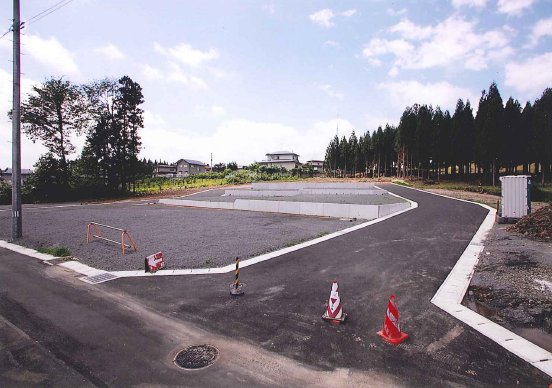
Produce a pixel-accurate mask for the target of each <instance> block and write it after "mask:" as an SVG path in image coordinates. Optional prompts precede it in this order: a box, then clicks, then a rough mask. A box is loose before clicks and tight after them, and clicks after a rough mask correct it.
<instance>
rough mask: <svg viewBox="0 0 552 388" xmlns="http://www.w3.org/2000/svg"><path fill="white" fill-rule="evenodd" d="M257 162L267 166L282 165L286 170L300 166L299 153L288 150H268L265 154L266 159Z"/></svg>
mask: <svg viewBox="0 0 552 388" xmlns="http://www.w3.org/2000/svg"><path fill="white" fill-rule="evenodd" d="M259 164H260V165H263V166H267V167H283V168H285V169H286V170H293V169H294V168H299V167H301V162H299V155H297V154H296V153H294V152H289V151H276V152H270V153H268V154H266V160H262V161H260V162H259Z"/></svg>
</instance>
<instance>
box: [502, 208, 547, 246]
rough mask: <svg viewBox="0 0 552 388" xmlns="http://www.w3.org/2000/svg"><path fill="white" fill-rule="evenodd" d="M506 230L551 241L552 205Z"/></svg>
mask: <svg viewBox="0 0 552 388" xmlns="http://www.w3.org/2000/svg"><path fill="white" fill-rule="evenodd" d="M508 230H509V231H513V232H518V233H522V234H524V235H525V236H527V237H532V238H538V239H545V240H552V205H548V206H545V207H543V208H540V209H539V210H537V211H535V212H533V213H531V214H529V215H528V216H525V217H523V218H522V219H520V220H519V221H518V222H517V223H515V224H514V225H512V226H510V227H509V228H508Z"/></svg>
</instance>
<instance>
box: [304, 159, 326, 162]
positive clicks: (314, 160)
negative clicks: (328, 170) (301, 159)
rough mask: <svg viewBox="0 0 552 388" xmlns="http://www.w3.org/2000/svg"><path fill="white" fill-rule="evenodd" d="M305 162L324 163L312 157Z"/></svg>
mask: <svg viewBox="0 0 552 388" xmlns="http://www.w3.org/2000/svg"><path fill="white" fill-rule="evenodd" d="M307 163H324V161H323V160H316V159H313V160H307Z"/></svg>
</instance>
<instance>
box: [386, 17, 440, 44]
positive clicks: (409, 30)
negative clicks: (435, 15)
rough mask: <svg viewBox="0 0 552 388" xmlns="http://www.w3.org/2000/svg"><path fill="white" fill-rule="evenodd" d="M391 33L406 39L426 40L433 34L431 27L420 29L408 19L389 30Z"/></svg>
mask: <svg viewBox="0 0 552 388" xmlns="http://www.w3.org/2000/svg"><path fill="white" fill-rule="evenodd" d="M389 31H390V32H396V33H398V34H400V35H401V36H402V37H403V38H405V39H413V40H418V39H426V38H429V37H430V36H431V34H432V33H433V28H432V27H431V26H425V27H420V26H417V25H416V24H414V23H412V22H411V21H410V20H408V18H404V19H402V20H401V21H400V22H399V23H397V24H395V25H394V26H391V27H390V28H389Z"/></svg>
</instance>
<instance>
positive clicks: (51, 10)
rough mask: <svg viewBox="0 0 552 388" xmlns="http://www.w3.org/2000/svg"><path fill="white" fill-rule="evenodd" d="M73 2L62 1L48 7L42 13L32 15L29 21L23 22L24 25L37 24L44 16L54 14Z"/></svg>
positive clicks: (71, 0)
mask: <svg viewBox="0 0 552 388" xmlns="http://www.w3.org/2000/svg"><path fill="white" fill-rule="evenodd" d="M73 1H75V0H62V1H60V2H57V3H56V4H54V5H53V6H51V7H49V8H46V9H45V10H44V11H42V12H39V13H37V14H36V15H34V16H33V17H31V18H30V19H27V20H26V21H25V23H26V24H32V23H36V22H38V21H39V20H42V19H44V18H45V17H46V16H48V15H50V14H52V13H54V12H56V11H57V10H59V9H61V8H63V7H65V6H66V5H68V4H70V3H72V2H73Z"/></svg>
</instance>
